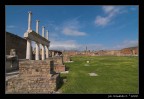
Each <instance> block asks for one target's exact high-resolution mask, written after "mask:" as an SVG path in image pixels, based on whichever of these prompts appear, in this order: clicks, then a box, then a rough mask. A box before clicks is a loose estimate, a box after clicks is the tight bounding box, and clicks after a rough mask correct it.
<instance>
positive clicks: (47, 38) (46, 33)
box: [46, 30, 48, 40]
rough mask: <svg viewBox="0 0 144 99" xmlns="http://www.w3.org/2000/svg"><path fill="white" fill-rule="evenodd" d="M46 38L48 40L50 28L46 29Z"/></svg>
mask: <svg viewBox="0 0 144 99" xmlns="http://www.w3.org/2000/svg"><path fill="white" fill-rule="evenodd" d="M46 39H47V40H48V30H46Z"/></svg>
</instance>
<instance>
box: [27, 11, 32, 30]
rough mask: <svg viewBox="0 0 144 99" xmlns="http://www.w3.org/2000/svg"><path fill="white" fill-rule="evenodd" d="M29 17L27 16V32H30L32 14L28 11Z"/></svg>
mask: <svg viewBox="0 0 144 99" xmlns="http://www.w3.org/2000/svg"><path fill="white" fill-rule="evenodd" d="M28 14H29V16H28V31H29V30H31V17H32V12H31V11H29V12H28Z"/></svg>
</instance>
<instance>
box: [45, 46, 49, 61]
mask: <svg viewBox="0 0 144 99" xmlns="http://www.w3.org/2000/svg"><path fill="white" fill-rule="evenodd" d="M46 58H49V47H48V46H46Z"/></svg>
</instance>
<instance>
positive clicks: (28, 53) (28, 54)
mask: <svg viewBox="0 0 144 99" xmlns="http://www.w3.org/2000/svg"><path fill="white" fill-rule="evenodd" d="M28 13H29V16H28V31H29V30H31V16H32V12H28ZM44 32H45V27H44V26H42V37H44ZM36 33H39V20H36ZM46 39H47V40H48V31H46ZM35 43H36V51H35V60H40V50H39V47H40V44H39V43H38V42H35ZM41 46H42V54H41V59H42V60H45V58H48V57H49V46H45V45H43V44H41ZM45 47H46V53H45ZM45 54H46V57H45ZM26 59H29V60H31V59H32V49H31V40H30V39H27V49H26Z"/></svg>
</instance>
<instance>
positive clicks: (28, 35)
mask: <svg viewBox="0 0 144 99" xmlns="http://www.w3.org/2000/svg"><path fill="white" fill-rule="evenodd" d="M28 13H29V16H28V30H27V31H26V32H25V33H24V38H25V39H26V40H27V45H26V59H24V60H19V75H18V76H17V77H13V78H10V79H8V80H7V81H6V93H54V92H55V91H56V90H57V88H58V86H59V83H60V74H59V73H60V72H62V71H65V65H64V64H63V59H62V56H58V57H51V58H50V57H49V46H50V41H49V40H48V31H46V32H47V35H46V38H45V36H44V31H45V30H44V26H43V27H42V36H41V35H39V34H38V27H39V26H38V22H39V21H38V20H36V32H35V31H33V30H32V29H31V16H32V12H28ZM31 41H34V42H36V51H35V52H36V53H35V60H32V45H31ZM39 45H41V46H42V54H41V60H40V50H39ZM45 48H46V51H45ZM45 52H46V53H45ZM45 56H46V57H45Z"/></svg>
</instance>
